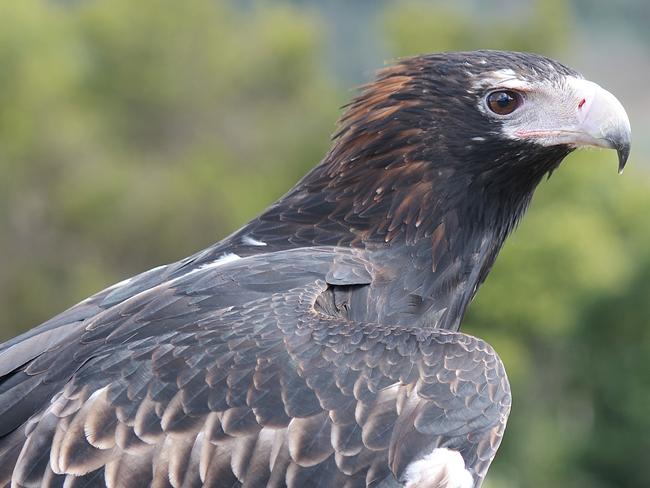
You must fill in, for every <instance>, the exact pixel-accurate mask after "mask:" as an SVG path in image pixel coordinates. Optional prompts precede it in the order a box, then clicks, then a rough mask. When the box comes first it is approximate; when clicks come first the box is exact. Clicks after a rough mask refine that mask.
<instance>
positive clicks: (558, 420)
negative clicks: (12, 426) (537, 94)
mask: <svg viewBox="0 0 650 488" xmlns="http://www.w3.org/2000/svg"><path fill="white" fill-rule="evenodd" d="M330 3H332V2H330ZM333 3H334V4H335V7H336V8H337V9H339V10H340V11H342V14H341V15H342V16H345V8H346V3H344V2H338V3H337V2H333ZM526 5H527V8H526V9H525V10H524V11H521V12H518V13H511V12H507V13H508V15H509V16H510V15H511V14H512V15H511V16H510V17H507V16H506V18H503V15H502V12H501V11H496V12H495V11H488V12H487V13H484V12H483V11H481V10H479V9H478V7H469V8H468V7H464V8H460V7H452V6H451V4H449V3H436V2H418V1H416V0H410V1H399V2H392V3H388V2H377V3H376V5H373V6H372V7H371V8H370V10H371V11H372V16H370V17H368V18H365V17H364V19H363V20H364V21H365V24H363V25H365V26H370V27H371V28H372V31H373V33H374V35H375V36H376V39H378V40H379V42H380V43H381V45H382V46H383V49H384V52H385V53H386V54H387V55H386V56H384V57H386V58H393V57H396V56H401V55H410V54H415V53H419V52H426V51H440V50H450V49H453V50H458V49H475V48H485V47H489V48H502V49H518V50H532V51H537V52H542V53H545V54H548V55H551V56H555V57H559V58H560V59H564V56H566V55H567V52H568V46H571V45H572V43H573V36H574V29H573V28H572V27H573V26H574V20H575V19H574V18H573V17H572V15H573V14H572V10H571V8H570V4H569V2H567V1H563V0H553V1H550V2H548V1H541V0H538V1H533V2H530V3H527V4H526ZM331 11H332V10H331V9H330V10H329V12H331ZM486 19H488V21H486ZM489 19H492V20H489ZM495 19H496V20H495ZM496 21H498V27H499V28H495V22H496ZM336 26H337V20H336V19H334V21H332V19H331V18H330V19H329V21H327V19H326V15H325V14H324V13H323V11H322V10H319V9H318V8H316V7H315V6H314V4H313V3H311V2H288V1H284V2H254V1H253V2H240V3H236V2H232V3H231V2H227V1H225V0H221V1H215V0H212V1H210V0H189V1H187V2H175V1H172V0H141V1H139V2H131V1H129V0H111V1H110V2H108V1H104V2H101V1H82V0H77V1H65V2H64V1H58V2H57V1H52V0H50V1H46V0H40V1H39V0H26V1H21V2H1V3H0V310H1V311H2V313H0V340H1V339H7V338H9V337H11V336H13V335H16V334H18V333H19V332H21V331H23V330H26V329H28V328H30V327H32V326H33V325H35V324H38V323H39V322H41V321H43V320H45V319H47V318H48V317H50V316H52V315H54V314H55V313H57V312H59V311H61V310H63V309H65V308H66V307H67V306H69V305H71V304H73V303H75V302H77V301H79V300H80V299H83V298H85V297H86V296H88V295H90V294H91V293H92V292H94V291H97V290H99V289H101V288H103V287H106V286H108V285H110V284H112V283H114V282H116V281H119V280H121V279H123V278H125V277H128V276H130V275H133V274H135V273H137V272H140V271H143V270H145V269H148V268H150V267H153V266H157V265H159V264H161V263H165V262H170V261H174V260H177V259H179V258H181V257H183V256H185V255H188V254H190V253H192V252H194V251H196V250H198V249H201V248H203V247H205V246H207V245H209V244H211V243H212V242H215V241H216V240H218V239H219V238H221V237H223V236H225V235H227V234H228V233H229V232H231V231H232V230H234V229H236V228H237V227H238V226H240V225H241V224H243V223H244V222H245V221H246V220H247V219H248V218H250V217H252V216H254V215H255V214H256V213H257V212H259V211H260V210H262V209H263V208H264V207H265V206H266V205H268V204H269V203H270V202H272V201H273V200H274V199H275V198H277V197H278V196H279V195H281V194H282V193H283V192H284V191H285V190H286V189H287V188H289V187H290V186H291V185H292V184H293V183H294V182H295V181H296V180H297V179H298V178H299V177H300V176H301V175H302V174H303V173H304V172H305V171H307V169H308V168H310V167H311V166H313V165H314V164H315V163H316V162H318V160H319V159H320V158H321V157H322V155H323V154H324V152H325V151H326V149H327V147H328V145H329V135H330V134H331V133H332V132H333V130H334V121H335V119H336V117H337V114H338V113H339V110H338V107H340V106H341V105H343V104H344V103H345V101H346V99H347V98H349V96H351V95H350V92H349V90H348V88H349V87H348V86H347V83H346V82H347V80H344V79H343V80H342V78H345V77H341V76H337V74H336V70H335V69H333V68H332V66H333V65H335V64H336V62H332V59H341V58H345V52H341V50H340V49H337V48H336V46H337V45H339V44H340V41H341V38H340V37H339V36H338V34H337V32H336ZM337 42H338V43H339V44H337ZM333 46H334V47H333ZM375 56H377V54H376V53H375ZM371 57H372V56H371ZM375 67H377V68H378V67H380V65H377V66H375ZM359 76H360V77H365V78H367V77H368V76H370V73H365V72H364V73H361V74H359ZM596 81H598V80H596ZM632 122H633V126H635V124H634V122H635V121H634V120H633V121H632ZM646 129H647V127H646ZM638 136H640V137H643V133H642V131H638V132H637V137H638ZM614 159H615V156H614V155H613V154H611V153H609V152H602V153H599V152H579V153H577V154H574V155H572V156H570V157H569V158H568V160H567V162H566V163H565V164H564V165H563V167H562V168H561V169H560V170H559V171H558V172H557V173H556V174H555V175H554V176H553V178H551V180H550V181H548V182H545V183H544V184H543V185H542V187H541V188H540V190H539V191H538V194H537V195H536V198H535V200H534V203H533V205H532V208H531V210H530V211H529V213H528V215H527V216H526V218H525V219H524V222H523V224H522V225H521V226H520V228H519V230H518V231H517V232H516V233H515V235H514V236H512V237H511V238H510V240H509V241H508V243H507V244H506V246H505V248H504V250H503V251H502V253H501V256H500V258H499V259H498V261H497V264H496V266H495V268H494V270H493V272H492V274H491V275H490V278H489V279H488V281H487V283H486V284H485V285H484V287H483V288H482V289H481V291H480V292H479V294H478V297H477V299H476V300H475V302H474V304H473V305H472V306H471V308H470V312H469V314H468V316H467V318H466V320H465V324H464V326H463V327H464V329H465V330H467V331H470V332H471V333H474V334H477V335H480V336H481V337H484V338H486V339H487V340H488V341H489V342H491V343H492V344H493V345H494V346H495V347H496V349H497V350H498V351H499V352H500V354H501V355H502V357H503V360H504V362H505V363H506V367H507V369H508V371H509V374H510V378H511V382H512V386H513V391H514V407H513V413H512V416H511V420H510V423H509V427H508V431H507V433H506V437H505V440H504V442H503V446H502V449H501V451H500V453H499V455H498V457H497V460H496V461H495V463H494V465H493V469H492V471H491V473H490V475H489V477H488V481H487V482H486V485H485V486H487V487H488V488H517V487H535V488H546V487H549V488H550V487H559V486H571V487H578V488H582V487H584V488H587V487H590V488H614V487H630V488H641V487H648V486H650V471H648V470H647V469H646V463H644V461H648V460H650V454H648V453H650V415H648V413H649V412H650V367H649V365H648V358H650V327H649V326H650V323H649V320H648V318H649V317H650V221H649V219H648V212H649V211H650V192H649V191H648V188H649V187H650V186H649V184H650V177H649V175H648V172H647V170H648V165H647V159H648V154H647V153H644V152H643V151H641V152H636V153H634V154H633V157H632V161H631V162H630V165H629V169H628V170H626V173H625V175H624V176H623V177H621V178H616V176H615V167H616V165H615V161H614Z"/></svg>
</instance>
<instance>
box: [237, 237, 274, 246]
mask: <svg viewBox="0 0 650 488" xmlns="http://www.w3.org/2000/svg"><path fill="white" fill-rule="evenodd" d="M241 241H242V243H244V244H246V245H247V246H267V245H268V244H267V243H266V242H264V241H258V240H257V239H253V238H252V237H251V236H244V237H242V239H241Z"/></svg>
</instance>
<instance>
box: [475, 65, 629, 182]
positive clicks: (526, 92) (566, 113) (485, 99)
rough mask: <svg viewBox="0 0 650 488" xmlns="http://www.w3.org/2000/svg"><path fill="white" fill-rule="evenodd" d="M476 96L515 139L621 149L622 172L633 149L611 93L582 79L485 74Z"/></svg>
mask: <svg viewBox="0 0 650 488" xmlns="http://www.w3.org/2000/svg"><path fill="white" fill-rule="evenodd" d="M474 93H476V94H478V95H481V94H483V96H482V97H480V101H479V103H478V108H479V110H481V111H482V112H483V113H484V114H485V115H486V116H487V117H491V118H492V119H494V120H495V121H498V122H499V123H500V125H501V132H502V133H503V134H504V135H505V136H506V137H508V138H511V139H513V140H523V141H530V142H533V143H535V144H539V145H541V146H558V145H566V146H568V147H571V148H578V147H581V146H594V147H602V148H610V149H611V148H614V149H617V150H618V151H619V162H620V169H621V170H622V169H623V166H624V165H625V162H626V161H627V156H628V154H629V148H630V121H629V120H628V117H627V113H626V112H625V109H624V108H623V106H622V105H621V103H620V102H619V101H618V100H617V99H616V97H615V96H614V95H612V94H611V93H610V92H608V91H607V90H605V89H603V88H601V87H600V86H599V85H597V84H596V83H593V82H591V81H588V80H585V79H583V78H582V77H580V76H579V75H577V74H576V75H559V76H554V77H549V78H542V79H540V78H539V77H536V78H535V77H532V76H522V75H521V74H519V75H518V74H517V73H516V72H515V71H513V70H512V69H503V70H498V71H492V72H489V73H486V74H485V75H484V76H482V77H481V78H480V80H477V82H476V85H475V91H474Z"/></svg>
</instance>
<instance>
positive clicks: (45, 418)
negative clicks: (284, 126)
mask: <svg viewBox="0 0 650 488" xmlns="http://www.w3.org/2000/svg"><path fill="white" fill-rule="evenodd" d="M310 259H311V264H309V265H307V264H305V269H314V268H318V263H317V265H314V264H313V258H310ZM323 259H325V258H323ZM296 263H297V264H296ZM272 264H273V263H270V264H268V266H271V265H272ZM299 265H300V260H299V259H297V260H294V261H293V262H292V265H291V266H290V267H289V266H288V265H287V267H286V269H283V268H282V266H280V265H277V264H276V265H275V268H274V272H275V273H276V278H275V279H276V280H277V282H278V283H282V282H285V283H289V284H290V285H291V286H293V287H292V288H288V289H281V287H279V288H280V290H279V291H277V292H276V293H268V292H267V291H259V290H260V289H261V288H260V286H259V283H257V282H256V281H255V278H254V276H255V275H263V274H264V273H265V269H264V266H263V265H261V264H258V265H253V264H251V265H250V266H248V267H242V265H239V266H240V268H239V271H237V272H235V271H231V272H230V273H229V274H228V275H227V276H225V275H224V274H219V273H216V272H212V273H210V274H209V275H208V274H206V276H205V277H203V276H199V275H197V276H196V277H195V278H194V279H193V280H192V281H191V283H190V282H189V281H188V283H187V284H184V283H182V282H181V283H173V286H172V284H163V285H160V286H159V287H157V288H155V289H153V290H152V291H150V292H145V293H142V294H140V295H138V296H136V297H135V298H132V299H129V300H125V301H124V302H122V303H120V304H118V305H116V306H115V307H113V308H111V309H108V310H107V311H105V312H103V313H101V314H99V315H97V316H95V317H94V318H92V319H91V320H90V321H89V322H87V323H86V325H85V328H84V330H83V333H81V334H79V335H78V336H77V337H75V339H74V341H71V342H70V343H69V344H68V345H65V346H63V347H59V348H57V350H56V351H54V352H52V353H51V357H50V356H49V355H50V353H49V352H48V351H45V352H44V353H43V354H42V355H40V356H39V357H38V361H39V362H40V364H41V366H40V367H39V368H38V371H36V369H35V371H36V372H34V373H32V375H31V376H28V377H26V378H27V379H26V381H27V380H29V381H35V379H37V381H39V382H43V383H47V382H49V383H50V384H52V385H54V387H55V389H54V390H53V391H54V392H55V393H54V395H53V396H52V397H51V401H50V400H49V399H48V401H47V403H44V404H43V407H42V408H40V409H38V410H36V411H35V413H34V414H33V415H32V416H31V418H30V419H29V420H28V421H26V422H24V423H22V424H20V425H19V426H17V428H16V429H15V430H13V432H10V433H8V434H7V435H6V436H5V437H4V438H2V439H1V440H0V486H12V487H16V488H17V487H34V486H52V487H55V486H58V487H62V486H66V487H68V486H86V487H87V486H110V487H126V486H131V487H132V486H154V487H174V488H180V487H201V486H205V487H231V486H233V487H234V486H245V487H259V486H288V487H296V488H298V487H306V486H309V487H337V488H338V487H340V486H344V487H357V486H358V487H365V486H380V485H381V486H396V483H398V481H399V480H400V479H401V478H402V477H403V475H404V473H405V470H406V468H407V466H408V465H409V464H410V463H411V462H413V461H415V460H418V459H419V458H421V457H423V456H424V455H425V454H426V453H428V452H430V451H431V450H432V449H434V448H436V447H447V448H449V449H454V450H457V451H459V452H460V453H461V455H462V457H463V459H464V460H465V463H466V465H467V466H468V468H469V469H470V471H471V472H472V474H473V476H474V477H475V479H476V480H477V485H476V486H479V485H480V482H481V481H482V479H483V477H484V476H485V473H486V472H487V468H488V466H489V464H490V462H491V460H492V458H493V456H494V454H495V452H496V449H497V447H498V445H499V442H500V440H501V436H502V434H503V430H504V428H505V422H506V419H507V415H508V412H509V408H510V393H509V386H508V382H507V378H506V376H505V372H504V368H503V365H502V363H501V361H500V360H499V358H498V356H497V355H496V354H495V352H494V351H493V350H492V348H491V347H490V346H488V345H487V344H486V343H484V342H483V341H481V340H480V339H476V338H474V337H471V336H468V335H464V334H461V333H457V332H449V331H444V330H421V329H414V328H408V327H401V326H388V325H381V324H371V323H360V322H354V321H350V320H346V319H344V318H341V317H332V316H328V315H326V314H324V313H322V312H319V311H317V310H316V309H315V308H314V304H315V303H316V300H317V298H318V296H319V295H320V294H321V293H323V292H324V291H325V290H326V289H327V287H328V286H330V285H328V284H327V283H326V282H325V280H324V279H316V278H314V277H313V276H310V277H309V279H305V276H304V273H303V276H302V278H301V279H302V281H303V283H302V284H300V283H299V279H298V277H297V275H298V274H299V273H297V271H296V266H299ZM364 266H365V265H364ZM360 269H363V270H364V271H362V272H354V271H353V272H349V273H347V274H346V273H343V272H337V273H332V274H331V275H330V276H331V279H332V280H335V279H336V280H339V279H342V278H345V276H347V275H349V276H353V277H355V280H356V281H358V280H357V278H358V277H359V276H363V273H366V274H367V271H365V268H364V267H363V266H362V267H361V268H360ZM325 275H326V273H322V275H321V276H323V277H324V276H325ZM226 278H227V279H226ZM224 283H229V285H228V287H227V286H224ZM295 285H300V286H295ZM287 286H288V285H287ZM233 297H236V298H233ZM245 298H246V299H245ZM32 364H33V363H32ZM30 367H32V366H31V365H28V366H27V368H26V369H25V371H27V370H29V368H30ZM16 374H23V373H16ZM0 386H1V383H0ZM5 393H6V392H4V391H3V390H1V389H0V403H1V402H2V400H3V398H4V397H3V394H5ZM382 483H384V484H383V485H382ZM391 483H392V484H391Z"/></svg>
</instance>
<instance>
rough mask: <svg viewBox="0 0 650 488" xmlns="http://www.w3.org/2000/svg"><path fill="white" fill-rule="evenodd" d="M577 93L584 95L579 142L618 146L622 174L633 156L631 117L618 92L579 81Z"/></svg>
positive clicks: (598, 145) (591, 144)
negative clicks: (631, 152)
mask: <svg viewBox="0 0 650 488" xmlns="http://www.w3.org/2000/svg"><path fill="white" fill-rule="evenodd" d="M574 88H575V89H576V92H577V93H578V94H579V95H581V96H583V98H582V100H584V102H582V103H581V104H580V108H579V114H578V119H579V123H578V127H577V129H578V131H579V132H580V136H579V137H578V138H577V140H576V141H575V142H576V143H577V144H578V145H588V146H597V147H604V148H609V149H616V151H617V152H618V172H619V173H622V172H623V168H624V167H625V163H627V160H628V157H629V156H630V146H631V135H632V131H631V129H630V119H629V118H628V116H627V113H626V112H625V109H624V108H623V105H621V102H619V101H618V100H617V99H616V97H615V96H614V95H612V94H611V93H610V92H608V91H607V90H605V89H604V88H601V87H600V86H598V85H597V84H596V83H593V82H591V81H587V80H575V82H574Z"/></svg>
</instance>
